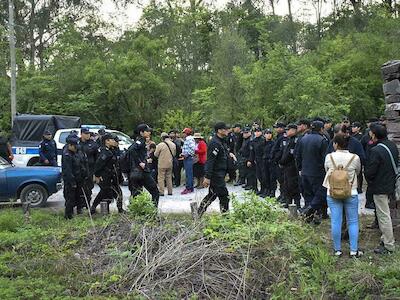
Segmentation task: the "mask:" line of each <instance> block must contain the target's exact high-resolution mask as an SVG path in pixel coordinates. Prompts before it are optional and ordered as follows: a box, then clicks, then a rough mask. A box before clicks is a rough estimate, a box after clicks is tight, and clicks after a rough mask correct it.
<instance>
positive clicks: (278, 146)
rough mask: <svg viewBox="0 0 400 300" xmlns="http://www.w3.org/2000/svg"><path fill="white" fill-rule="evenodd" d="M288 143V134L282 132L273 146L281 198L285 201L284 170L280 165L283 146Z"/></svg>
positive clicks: (273, 157)
mask: <svg viewBox="0 0 400 300" xmlns="http://www.w3.org/2000/svg"><path fill="white" fill-rule="evenodd" d="M286 143H287V137H286V135H285V134H284V133H280V134H278V136H277V137H276V140H275V145H274V148H272V159H273V161H274V162H275V174H276V178H277V179H278V182H279V190H280V196H279V199H280V200H281V201H283V202H286V201H285V200H284V196H285V185H284V177H283V170H282V168H281V166H280V165H279V161H280V160H281V157H282V153H283V148H284V146H286Z"/></svg>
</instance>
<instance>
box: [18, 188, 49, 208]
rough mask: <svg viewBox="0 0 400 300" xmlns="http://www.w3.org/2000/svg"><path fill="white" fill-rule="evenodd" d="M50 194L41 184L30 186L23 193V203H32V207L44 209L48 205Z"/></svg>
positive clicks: (21, 197)
mask: <svg viewBox="0 0 400 300" xmlns="http://www.w3.org/2000/svg"><path fill="white" fill-rule="evenodd" d="M48 197H49V194H48V193H47V190H46V189H45V188H44V187H43V186H41V185H40V184H28V185H27V186H25V187H24V188H23V189H22V191H21V196H20V199H21V202H30V203H31V207H42V206H44V205H45V204H46V201H47V198H48Z"/></svg>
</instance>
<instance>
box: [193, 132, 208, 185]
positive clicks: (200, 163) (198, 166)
mask: <svg viewBox="0 0 400 300" xmlns="http://www.w3.org/2000/svg"><path fill="white" fill-rule="evenodd" d="M193 137H194V140H195V142H196V150H195V154H196V159H195V163H194V164H193V176H194V178H196V179H197V185H196V188H197V189H202V188H203V181H204V174H205V173H204V172H205V171H204V166H205V164H206V161H207V144H206V142H205V141H204V138H203V136H202V135H201V134H200V133H195V134H194V135H193Z"/></svg>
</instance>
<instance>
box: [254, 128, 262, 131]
mask: <svg viewBox="0 0 400 300" xmlns="http://www.w3.org/2000/svg"><path fill="white" fill-rule="evenodd" d="M254 131H263V130H262V129H261V127H256V128H254Z"/></svg>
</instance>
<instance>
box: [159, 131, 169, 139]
mask: <svg viewBox="0 0 400 300" xmlns="http://www.w3.org/2000/svg"><path fill="white" fill-rule="evenodd" d="M165 137H169V135H168V133H166V132H162V133H161V138H165Z"/></svg>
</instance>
